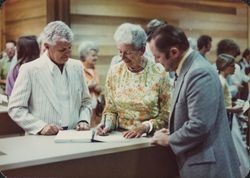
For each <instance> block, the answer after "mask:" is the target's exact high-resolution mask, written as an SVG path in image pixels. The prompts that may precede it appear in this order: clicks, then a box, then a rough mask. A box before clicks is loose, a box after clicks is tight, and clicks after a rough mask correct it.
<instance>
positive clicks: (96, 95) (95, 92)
mask: <svg viewBox="0 0 250 178" xmlns="http://www.w3.org/2000/svg"><path fill="white" fill-rule="evenodd" d="M98 52H99V48H98V46H97V45H96V44H95V43H94V42H92V41H83V42H82V43H81V44H80V46H79V48H78V54H79V57H80V60H81V61H82V64H83V71H84V73H83V74H84V77H85V79H86V81H87V84H88V88H89V92H90V95H91V98H92V108H93V115H92V118H91V126H92V127H94V126H96V125H97V124H99V122H100V119H101V118H100V116H101V114H102V110H103V107H104V104H105V101H104V97H103V95H102V88H101V85H100V79H99V74H98V72H97V71H96V67H95V65H96V62H97V59H98Z"/></svg>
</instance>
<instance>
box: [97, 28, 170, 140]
mask: <svg viewBox="0 0 250 178" xmlns="http://www.w3.org/2000/svg"><path fill="white" fill-rule="evenodd" d="M114 39H115V41H116V45H117V48H118V52H119V55H120V57H121V58H122V62H120V63H118V64H116V65H114V66H112V67H111V68H110V70H109V72H108V75H107V79H106V84H105V87H106V88H105V89H106V90H105V94H106V95H105V99H106V105H105V108H104V112H103V116H102V121H101V123H100V124H99V125H98V127H97V133H98V134H99V135H105V134H106V133H107V132H110V131H112V130H114V129H116V128H120V129H124V130H127V131H125V132H124V133H123V135H124V137H125V138H133V137H140V136H141V135H142V134H143V133H150V132H152V131H155V130H158V129H161V128H163V127H166V126H167V124H168V116H169V105H170V84H169V78H168V76H167V73H166V72H165V70H164V68H163V67H162V65H160V64H157V63H155V62H153V61H150V60H148V59H147V58H145V57H144V56H143V54H144V52H145V46H146V33H145V31H144V30H143V29H142V28H141V27H140V26H139V25H134V24H130V23H124V24H122V25H120V26H119V27H118V29H117V30H116V32H115V34H114Z"/></svg>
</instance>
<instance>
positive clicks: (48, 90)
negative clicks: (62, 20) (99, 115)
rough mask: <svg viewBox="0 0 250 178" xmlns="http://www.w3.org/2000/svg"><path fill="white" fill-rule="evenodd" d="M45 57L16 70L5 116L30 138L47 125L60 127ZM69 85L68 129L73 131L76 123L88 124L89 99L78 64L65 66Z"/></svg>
mask: <svg viewBox="0 0 250 178" xmlns="http://www.w3.org/2000/svg"><path fill="white" fill-rule="evenodd" d="M46 60H50V59H49V58H48V56H47V53H45V54H43V55H42V56H41V57H40V58H38V59H37V60H35V61H32V62H29V63H26V64H23V65H22V66H21V68H20V70H19V74H18V77H17V80H16V82H15V85H14V88H13V91H12V94H11V96H10V100H9V105H8V112H9V115H10V117H11V118H12V119H13V120H14V121H15V122H16V123H17V124H18V125H19V126H21V127H22V128H23V129H24V130H25V131H26V132H28V133H30V134H37V133H38V132H39V131H40V130H41V129H42V128H43V127H44V126H45V125H46V124H52V123H53V124H56V125H58V126H62V125H61V124H62V121H61V113H62V112H61V108H60V107H59V100H58V98H57V95H56V92H57V90H60V89H58V88H55V85H54V83H53V77H52V73H51V71H50V70H49V66H48V62H47V61H46ZM66 71H67V76H68V84H69V100H70V101H69V105H70V106H69V107H70V108H69V110H70V116H71V118H70V121H69V125H68V127H69V128H71V129H72V128H75V126H76V124H77V122H79V121H80V120H86V121H88V122H89V123H90V118H91V113H92V109H91V99H90V95H89V91H88V87H87V84H86V81H85V79H84V77H83V68H82V64H81V63H80V61H77V60H74V59H69V60H68V61H67V65H66Z"/></svg>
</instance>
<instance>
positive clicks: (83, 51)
mask: <svg viewBox="0 0 250 178" xmlns="http://www.w3.org/2000/svg"><path fill="white" fill-rule="evenodd" d="M91 50H94V51H96V52H98V51H99V47H98V46H97V44H96V43H94V42H93V41H83V42H81V44H80V45H79V47H78V54H79V57H80V58H85V57H86V56H87V55H88V53H89V52H90V51H91Z"/></svg>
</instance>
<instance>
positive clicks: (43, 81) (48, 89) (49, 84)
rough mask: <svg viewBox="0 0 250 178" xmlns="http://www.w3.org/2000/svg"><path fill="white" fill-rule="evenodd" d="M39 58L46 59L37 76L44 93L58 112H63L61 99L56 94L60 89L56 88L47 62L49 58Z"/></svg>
mask: <svg viewBox="0 0 250 178" xmlns="http://www.w3.org/2000/svg"><path fill="white" fill-rule="evenodd" d="M39 60H44V61H42V62H41V65H40V66H39V69H38V72H37V74H36V75H37V77H36V78H37V79H38V82H39V83H40V85H41V88H42V89H43V90H44V93H45V95H46V96H47V97H48V100H49V101H50V102H51V104H52V106H53V107H54V108H55V110H56V111H57V112H58V113H61V110H60V105H59V101H58V98H57V96H56V92H58V91H57V90H56V88H55V85H54V83H53V78H52V74H51V71H50V70H49V67H48V64H47V63H46V62H45V60H47V59H44V58H41V59H39Z"/></svg>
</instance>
